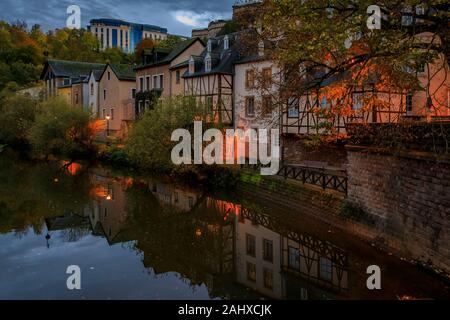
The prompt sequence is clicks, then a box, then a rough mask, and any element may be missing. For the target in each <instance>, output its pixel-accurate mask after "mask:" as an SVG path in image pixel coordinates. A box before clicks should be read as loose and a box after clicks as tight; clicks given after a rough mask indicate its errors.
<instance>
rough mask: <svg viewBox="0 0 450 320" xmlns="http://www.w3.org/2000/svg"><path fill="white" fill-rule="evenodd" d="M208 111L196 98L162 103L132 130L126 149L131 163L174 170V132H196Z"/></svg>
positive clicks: (177, 99) (176, 99) (162, 101)
mask: <svg viewBox="0 0 450 320" xmlns="http://www.w3.org/2000/svg"><path fill="white" fill-rule="evenodd" d="M205 110H206V108H205V107H204V106H203V105H202V104H199V103H197V101H196V99H195V98H193V97H175V98H170V99H164V100H160V101H159V103H158V104H157V105H156V107H155V108H154V109H153V110H148V111H146V112H145V113H144V115H143V116H142V118H141V119H140V120H139V121H137V123H136V124H135V125H134V127H133V128H132V130H131V132H130V136H129V138H128V141H127V143H126V146H125V151H126V153H127V154H128V157H129V159H130V160H131V161H132V162H133V163H135V164H136V165H138V166H140V167H143V168H147V169H161V170H167V169H170V168H171V167H172V162H171V157H170V155H171V151H172V148H173V146H174V145H175V144H176V143H175V142H172V141H171V135H172V132H173V131H174V130H175V129H178V128H185V129H190V130H192V128H193V120H194V119H198V120H202V119H205V117H206V116H207V113H206V111H205Z"/></svg>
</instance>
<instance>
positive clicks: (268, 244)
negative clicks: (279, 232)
mask: <svg viewBox="0 0 450 320" xmlns="http://www.w3.org/2000/svg"><path fill="white" fill-rule="evenodd" d="M263 259H264V260H266V261H269V262H273V242H272V241H270V240H266V239H263Z"/></svg>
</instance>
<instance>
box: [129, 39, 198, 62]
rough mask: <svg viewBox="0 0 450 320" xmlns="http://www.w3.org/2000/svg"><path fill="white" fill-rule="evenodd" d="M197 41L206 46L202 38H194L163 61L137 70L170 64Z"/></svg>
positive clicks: (176, 47)
mask: <svg viewBox="0 0 450 320" xmlns="http://www.w3.org/2000/svg"><path fill="white" fill-rule="evenodd" d="M196 41H200V42H201V43H202V44H203V45H204V43H203V41H202V40H201V39H200V38H192V39H189V40H184V41H181V42H180V43H178V44H177V45H176V46H175V47H174V48H173V49H172V50H171V51H170V53H169V54H168V55H167V56H165V57H164V58H163V59H161V60H159V61H156V62H154V63H151V64H147V65H140V66H138V67H137V68H135V69H142V68H148V67H153V66H158V65H164V64H169V63H171V62H172V61H173V60H174V59H176V58H177V57H178V56H179V55H180V54H182V53H183V52H184V51H185V50H186V49H188V48H189V47H190V46H191V45H192V44H194V43H195V42H196ZM155 49H156V48H155Z"/></svg>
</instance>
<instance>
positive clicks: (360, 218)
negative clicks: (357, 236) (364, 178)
mask: <svg viewBox="0 0 450 320" xmlns="http://www.w3.org/2000/svg"><path fill="white" fill-rule="evenodd" d="M341 217H342V218H344V219H346V220H353V221H357V222H366V223H368V224H371V225H373V224H374V223H375V219H374V217H373V216H372V215H369V214H368V213H367V212H365V211H364V210H363V208H361V206H360V205H358V204H356V203H354V202H351V201H349V200H345V201H344V202H343V203H342V206H341Z"/></svg>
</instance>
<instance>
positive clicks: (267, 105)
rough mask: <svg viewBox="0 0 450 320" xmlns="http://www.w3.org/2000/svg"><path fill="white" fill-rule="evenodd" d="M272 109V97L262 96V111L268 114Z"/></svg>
mask: <svg viewBox="0 0 450 320" xmlns="http://www.w3.org/2000/svg"><path fill="white" fill-rule="evenodd" d="M271 111H272V97H271V96H264V97H263V100H262V113H263V114H269V113H270V112H271Z"/></svg>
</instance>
